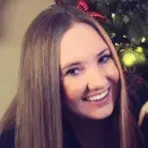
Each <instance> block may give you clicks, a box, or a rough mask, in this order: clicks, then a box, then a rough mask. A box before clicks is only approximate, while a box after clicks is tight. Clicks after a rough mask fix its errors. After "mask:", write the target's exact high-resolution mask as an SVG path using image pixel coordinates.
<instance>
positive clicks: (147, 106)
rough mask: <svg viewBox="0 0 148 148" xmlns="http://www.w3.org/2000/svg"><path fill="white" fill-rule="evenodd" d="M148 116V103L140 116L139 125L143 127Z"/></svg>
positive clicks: (143, 107)
mask: <svg viewBox="0 0 148 148" xmlns="http://www.w3.org/2000/svg"><path fill="white" fill-rule="evenodd" d="M146 115H148V101H147V102H146V103H145V104H144V105H143V106H142V108H141V110H140V114H139V119H138V125H139V126H141V125H142V123H143V120H144V118H145V116H146Z"/></svg>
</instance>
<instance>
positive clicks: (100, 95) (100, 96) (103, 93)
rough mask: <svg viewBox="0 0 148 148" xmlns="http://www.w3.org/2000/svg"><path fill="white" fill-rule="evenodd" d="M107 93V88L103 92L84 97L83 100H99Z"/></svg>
mask: <svg viewBox="0 0 148 148" xmlns="http://www.w3.org/2000/svg"><path fill="white" fill-rule="evenodd" d="M108 94H109V89H107V90H105V91H104V92H102V93H100V94H97V95H95V96H92V97H88V98H85V101H90V102H92V101H100V100H103V99H104V98H105V97H106V96H107V95H108Z"/></svg>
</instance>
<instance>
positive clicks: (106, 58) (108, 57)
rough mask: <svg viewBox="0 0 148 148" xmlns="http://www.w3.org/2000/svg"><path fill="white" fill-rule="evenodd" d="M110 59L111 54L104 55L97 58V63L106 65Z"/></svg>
mask: <svg viewBox="0 0 148 148" xmlns="http://www.w3.org/2000/svg"><path fill="white" fill-rule="evenodd" d="M111 58H112V57H111V54H105V55H103V56H102V57H100V58H99V63H106V62H107V61H108V60H109V59H111Z"/></svg>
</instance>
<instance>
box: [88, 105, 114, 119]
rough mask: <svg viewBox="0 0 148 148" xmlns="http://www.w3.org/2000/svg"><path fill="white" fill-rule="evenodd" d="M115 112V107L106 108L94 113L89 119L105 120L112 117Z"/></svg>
mask: <svg viewBox="0 0 148 148" xmlns="http://www.w3.org/2000/svg"><path fill="white" fill-rule="evenodd" d="M113 110H114V107H113V106H111V107H108V108H106V109H105V108H104V109H102V110H100V111H96V112H93V113H92V114H91V115H89V118H91V119H94V120H103V119H105V118H108V117H109V116H111V115H112V113H113Z"/></svg>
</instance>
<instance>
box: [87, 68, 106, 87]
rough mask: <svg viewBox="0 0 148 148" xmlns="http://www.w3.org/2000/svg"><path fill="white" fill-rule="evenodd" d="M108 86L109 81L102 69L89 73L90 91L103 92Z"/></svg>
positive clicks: (94, 69)
mask: <svg viewBox="0 0 148 148" xmlns="http://www.w3.org/2000/svg"><path fill="white" fill-rule="evenodd" d="M107 86H108V79H107V77H106V75H105V72H104V71H103V70H102V69H99V68H98V67H97V68H92V69H91V70H90V71H89V72H88V73H87V87H88V89H89V90H102V89H104V88H106V87H107Z"/></svg>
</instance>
